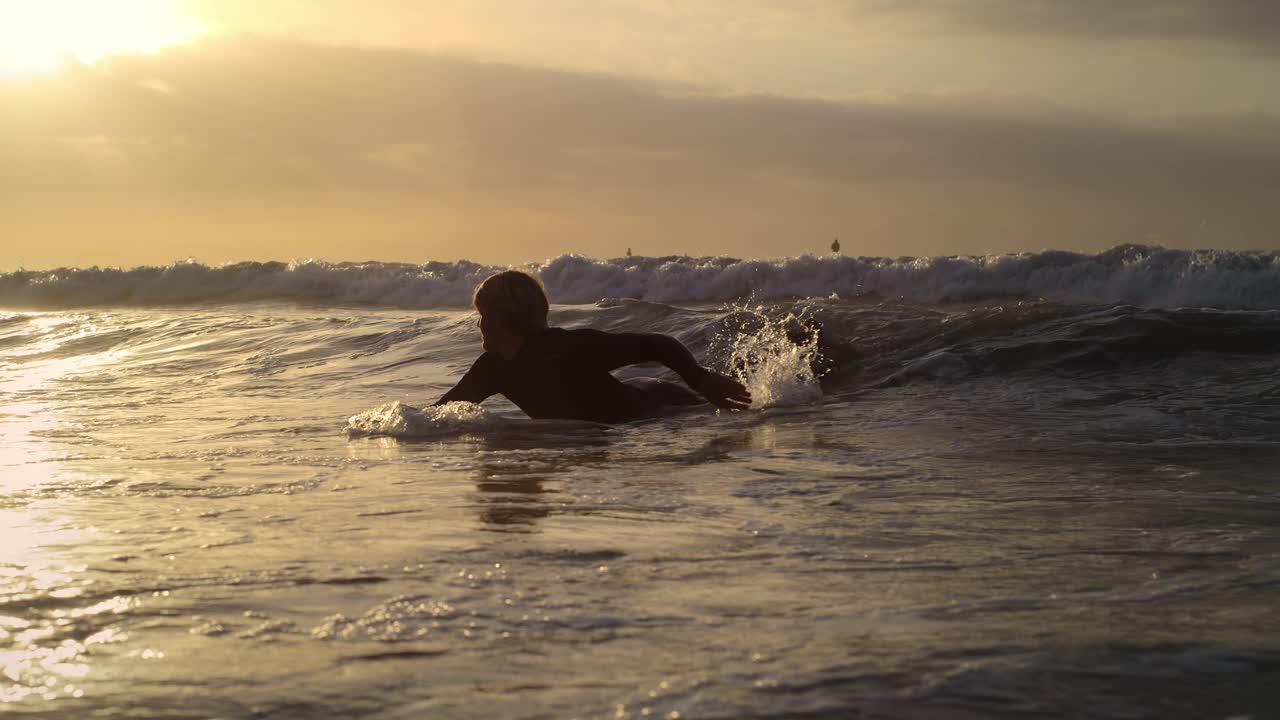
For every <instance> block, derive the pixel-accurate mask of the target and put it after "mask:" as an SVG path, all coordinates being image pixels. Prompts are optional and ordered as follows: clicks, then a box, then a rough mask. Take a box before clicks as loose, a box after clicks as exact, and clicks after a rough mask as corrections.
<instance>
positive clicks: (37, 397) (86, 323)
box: [0, 314, 132, 707]
mask: <svg viewBox="0 0 1280 720" xmlns="http://www.w3.org/2000/svg"><path fill="white" fill-rule="evenodd" d="M95 330H96V325H95V323H93V322H92V321H90V320H88V319H86V318H83V317H80V318H77V317H74V316H68V315H59V314H48V315H39V316H37V317H34V318H32V319H31V320H30V331H31V334H32V335H34V336H36V337H37V338H38V339H37V340H36V341H34V342H31V343H29V344H27V345H26V346H24V347H22V348H20V349H15V350H13V351H10V352H8V357H10V358H11V359H13V358H22V359H23V361H22V362H8V363H5V364H3V365H0V398H2V399H3V405H0V707H3V705H4V704H9V703H16V702H19V701H22V700H26V699H29V698H30V699H43V700H53V699H57V698H63V697H73V698H78V697H82V696H83V695H84V692H85V691H84V688H82V687H80V686H79V685H78V684H76V682H74V681H81V680H83V679H84V678H85V677H86V676H88V674H89V671H90V666H89V662H88V653H89V650H88V649H89V647H91V646H94V645H99V644H104V643H110V642H118V641H120V640H123V639H124V636H123V634H122V633H120V632H118V631H117V630H115V629H114V628H105V629H98V630H96V631H95V632H92V633H89V634H87V635H85V636H83V637H80V635H81V632H80V631H81V630H83V629H85V628H90V629H92V628H94V627H98V626H99V625H100V623H88V622H87V621H88V620H90V619H92V618H93V616H97V615H102V614H104V613H105V614H119V613H121V612H124V611H125V610H126V609H127V608H128V606H129V605H130V604H131V602H132V601H131V600H130V599H129V598H127V597H123V596H122V597H115V598H109V599H107V600H101V601H98V602H95V603H92V604H89V605H87V606H85V607H74V606H68V601H71V600H74V599H75V598H77V597H80V596H81V595H83V594H84V593H85V591H86V588H87V587H88V586H89V585H91V584H92V582H93V581H92V580H91V579H89V578H87V577H86V571H87V570H88V567H87V566H86V565H84V564H80V563H77V562H75V561H74V559H69V558H68V557H67V550H66V548H71V549H73V550H71V553H72V554H74V552H75V551H74V549H75V548H80V547H82V546H83V543H84V542H85V539H84V534H85V532H86V531H85V530H83V529H81V528H76V527H73V526H72V525H71V523H70V521H69V520H68V519H67V518H65V517H62V516H61V515H59V514H58V513H57V510H56V509H57V505H58V503H60V502H61V500H59V499H51V498H47V497H41V496H33V495H32V492H33V491H37V490H38V489H39V488H41V487H42V486H47V485H49V484H50V483H51V482H53V481H55V480H60V479H64V478H63V477H62V476H63V475H64V473H65V468H64V467H63V463H62V462H61V460H62V459H63V457H64V454H63V453H62V452H61V451H60V450H59V448H58V447H57V445H56V444H55V443H56V440H54V437H55V435H56V433H57V432H58V431H59V430H61V429H62V427H63V426H64V425H65V422H64V420H63V419H62V418H61V417H59V414H58V406H57V404H56V403H55V402H54V401H53V400H52V399H51V397H50V396H51V395H52V394H53V393H54V392H56V391H57V390H60V389H61V388H58V387H57V384H58V383H59V382H60V381H62V380H65V379H66V378H68V377H71V376H75V375H81V374H84V373H88V372H92V371H94V370H95V369H98V368H100V367H102V366H104V365H107V364H109V363H111V362H112V361H114V360H117V359H118V358H119V357H120V356H121V355H122V354H123V353H122V352H120V351H107V352H101V353H92V354H87V355H77V356H73V357H56V354H57V352H58V350H59V348H60V347H61V346H62V345H64V344H65V343H68V342H71V341H74V340H77V339H80V338H83V337H86V336H89V335H91V334H92V333H93V332H95ZM43 355H50V357H44V358H42V357H41V356H43Z"/></svg>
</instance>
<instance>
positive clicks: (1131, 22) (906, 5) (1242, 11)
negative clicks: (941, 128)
mask: <svg viewBox="0 0 1280 720" xmlns="http://www.w3.org/2000/svg"><path fill="white" fill-rule="evenodd" d="M840 4H841V5H842V6H843V7H844V8H845V10H846V11H847V13H848V14H849V16H850V17H851V18H854V19H867V18H874V17H877V16H880V17H893V16H908V17H914V18H917V19H925V20H932V21H934V22H937V23H940V24H942V25H944V26H947V27H952V28H954V27H955V26H967V27H971V28H977V29H981V30H986V31H990V32H996V33H1016V34H1037V35H1064V36H1077V37H1086V38H1093V39H1100V40H1120V41H1125V40H1154V41H1197V42H1203V41H1208V42H1214V43H1220V44H1227V45H1232V46H1236V47H1239V48H1242V49H1246V50H1249V51H1251V52H1262V53H1267V54H1273V53H1277V52H1280V3H1276V2H1273V1H1272V0H852V1H851V2H850V1H849V0H844V1H842V2H840Z"/></svg>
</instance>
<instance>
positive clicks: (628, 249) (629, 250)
mask: <svg viewBox="0 0 1280 720" xmlns="http://www.w3.org/2000/svg"><path fill="white" fill-rule="evenodd" d="M627 257H631V248H627Z"/></svg>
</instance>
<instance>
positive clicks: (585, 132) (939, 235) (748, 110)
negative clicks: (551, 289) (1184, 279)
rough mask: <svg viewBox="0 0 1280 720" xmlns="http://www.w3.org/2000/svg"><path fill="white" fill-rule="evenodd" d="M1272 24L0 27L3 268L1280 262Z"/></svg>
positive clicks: (889, 6)
mask: <svg viewBox="0 0 1280 720" xmlns="http://www.w3.org/2000/svg"><path fill="white" fill-rule="evenodd" d="M1278 77H1280V3H1275V2H1271V0H1126V1H1125V2H1114V1H1112V0H1074V1H1073V2H1060V1H1058V0H790V1H788V0H696V1H695V0H457V1H454V0H359V1H355V0H112V2H109V3H108V2H99V1H98V0H79V1H77V0H44V1H43V2H40V3H32V2H29V0H0V269H15V268H19V267H25V268H29V269H35V268H51V267H57V266H89V265H101V266H112V265H118V266H132V265H138V264H164V263H169V262H173V261H175V260H181V259H186V258H195V259H197V260H200V261H202V262H207V263H222V262H231V261H240V260H268V259H273V260H289V259H305V258H318V259H325V260H355V261H360V260H384V261H390V260H395V261H410V262H425V261H428V260H454V259H463V258H465V259H470V260H475V261H478V262H484V263H494V264H517V263H523V262H527V261H538V260H543V259H546V258H549V257H554V256H556V255H559V254H562V253H570V252H572V253H581V254H585V255H590V256H594V257H616V256H619V255H621V254H623V253H624V252H625V250H626V249H627V248H628V247H630V248H632V249H633V250H634V252H636V253H637V254H644V255H663V254H673V253H687V254H692V255H707V254H726V255H732V256H735V257H782V256H789V255H797V254H801V253H806V252H814V253H818V252H823V251H825V249H826V247H827V245H828V244H829V243H830V241H831V239H832V238H833V237H839V238H840V241H841V244H842V246H843V248H844V252H845V253H847V254H855V255H876V256H892V257H896V256H902V255H913V256H921V255H938V254H982V253H997V252H1017V251H1037V250H1041V249H1046V248H1055V249H1067V250H1077V251H1089V252H1092V251H1098V250H1102V249H1105V248H1108V247H1112V246H1115V245H1118V244H1122V243H1143V244H1159V245H1164V246H1168V247H1216V248H1229V249H1276V248H1280V231H1278V230H1277V228H1280V202H1277V198H1280V82H1276V78H1278Z"/></svg>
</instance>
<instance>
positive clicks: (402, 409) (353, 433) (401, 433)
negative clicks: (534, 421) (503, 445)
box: [343, 400, 496, 437]
mask: <svg viewBox="0 0 1280 720" xmlns="http://www.w3.org/2000/svg"><path fill="white" fill-rule="evenodd" d="M495 421H496V418H495V416H494V415H493V414H491V413H489V412H488V411H487V410H485V409H484V408H482V407H480V406H479V405H476V404H474V403H469V402H451V403H446V404H444V405H440V406H438V407H428V408H422V409H419V408H416V407H413V406H412V405H405V404H404V403H402V402H400V401H399V400H397V401H395V402H390V403H387V404H385V405H379V406H378V407H376V408H374V409H372V410H366V411H365V412H362V413H359V414H357V415H352V416H351V417H350V418H348V419H347V426H346V427H345V428H343V432H344V433H346V435H347V437H373V436H379V435H389V436H391V437H428V436H432V435H441V434H450V433H456V432H459V431H465V430H474V429H479V428H482V427H486V426H489V425H492V424H494V422H495Z"/></svg>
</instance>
